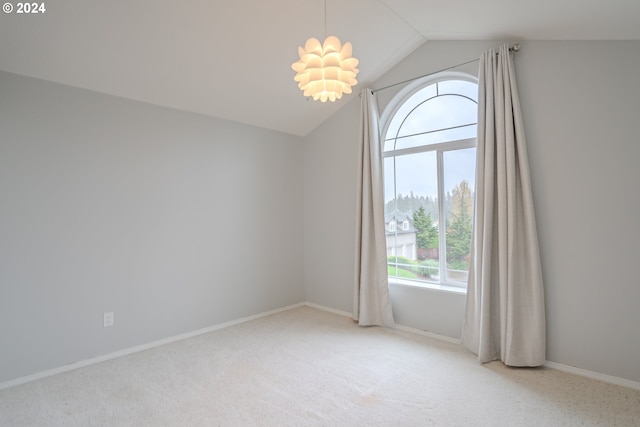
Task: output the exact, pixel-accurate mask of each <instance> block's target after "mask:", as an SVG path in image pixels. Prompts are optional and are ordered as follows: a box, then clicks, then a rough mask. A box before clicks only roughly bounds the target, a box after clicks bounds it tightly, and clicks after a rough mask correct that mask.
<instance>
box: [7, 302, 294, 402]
mask: <svg viewBox="0 0 640 427" xmlns="http://www.w3.org/2000/svg"><path fill="white" fill-rule="evenodd" d="M304 305H305V303H303V302H301V303H298V304H293V305H289V306H286V307H281V308H277V309H275V310H270V311H266V312H264V313H259V314H254V315H251V316H247V317H243V318H240V319H236V320H230V321H228V322H224V323H220V324H218V325H213V326H209V327H206V328H202V329H198V330H195V331H191V332H185V333H184V334H179V335H175V336H173V337H169V338H164V339H161V340H158V341H153V342H150V343H146V344H141V345H138V346H135V347H130V348H125V349H124V350H120V351H115V352H113V353H109V354H105V355H102V356H97V357H92V358H91V359H86V360H81V361H79V362H73V363H70V364H68V365H64V366H60V367H58V368H53V369H48V370H46V371H42V372H37V373H35V374H32V375H27V376H24V377H20V378H16V379H13V380H9V381H4V382H2V383H0V390H4V389H7V388H10V387H15V386H17V385H21V384H26V383H29V382H31V381H36V380H39V379H42V378H46V377H50V376H53V375H58V374H62V373H64V372H68V371H73V370H74V369H79V368H84V367H86V366H90V365H95V364H96V363H101V362H106V361H107V360H111V359H116V358H118V357H122V356H128V355H130V354H133V353H138V352H140V351H144V350H149V349H151V348H155V347H160V346H162V345H166V344H171V343H173V342H176V341H181V340H184V339H187V338H192V337H195V336H198V335H202V334H206V333H209V332H213V331H217V330H219V329H224V328H228V327H230V326H234V325H239V324H241V323H246V322H250V321H252V320H256V319H260V318H262V317H266V316H271V315H272V314H277V313H281V312H283V311H287V310H291V309H294V308H298V307H302V306H304Z"/></svg>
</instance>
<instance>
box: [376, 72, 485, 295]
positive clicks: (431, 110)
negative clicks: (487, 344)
mask: <svg viewBox="0 0 640 427" xmlns="http://www.w3.org/2000/svg"><path fill="white" fill-rule="evenodd" d="M477 97H478V85H477V81H476V80H475V78H473V77H471V76H469V75H467V74H463V73H455V72H449V73H440V74H438V75H434V76H430V77H428V78H425V79H422V80H420V81H417V82H414V84H413V85H411V86H410V87H407V88H405V90H404V91H402V92H400V93H399V94H398V95H396V97H395V98H394V99H392V100H391V102H390V103H389V105H388V106H387V108H386V109H385V112H384V114H383V115H382V118H381V122H382V124H383V132H382V135H383V155H384V183H385V189H384V192H385V217H395V218H398V217H406V218H408V220H409V221H410V222H411V227H409V229H408V230H409V231H410V232H407V231H408V230H404V232H403V233H399V232H398V230H397V228H396V229H395V230H393V231H391V230H387V233H386V238H387V256H388V265H389V280H390V282H392V283H401V284H412V285H422V286H429V285H440V286H447V287H457V288H466V284H467V279H468V270H469V252H470V248H471V231H472V230H471V228H472V218H473V205H474V193H473V192H474V187H475V150H476V149H475V147H476V134H477V110H478V106H477ZM411 245H413V246H414V247H415V248H416V250H415V251H413V253H412V255H413V256H411V257H406V256H405V257H400V256H399V255H398V254H399V253H402V252H401V251H399V250H398V248H400V247H407V246H411Z"/></svg>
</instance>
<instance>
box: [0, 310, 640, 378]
mask: <svg viewBox="0 0 640 427" xmlns="http://www.w3.org/2000/svg"><path fill="white" fill-rule="evenodd" d="M303 306H308V307H312V308H316V309H319V310H323V311H328V312H330V313H334V314H338V315H341V316H345V317H349V318H353V317H352V314H351V313H348V312H346V311H342V310H336V309H333V308H330V307H325V306H322V305H319V304H315V303H311V302H301V303H298V304H292V305H289V306H286V307H281V308H277V309H275V310H270V311H266V312H263V313H258V314H254V315H251V316H247V317H243V318H240V319H236V320H231V321H228V322H224V323H220V324H217V325H213V326H209V327H206V328H203V329H198V330H195V331H191V332H186V333H184V334H179V335H176V336H173V337H169V338H164V339H161V340H158V341H153V342H150V343H146V344H142V345H139V346H135V347H130V348H126V349H124V350H120V351H116V352H113V353H109V354H105V355H102V356H98V357H93V358H91V359H86V360H81V361H79V362H74V363H70V364H68V365H64V366H60V367H58V368H53V369H48V370H46V371H42V372H37V373H35V374H32V375H27V376H24V377H20V378H16V379H13V380H9V381H4V382H1V383H0V390H4V389H7V388H10V387H15V386H18V385H21V384H26V383H29V382H32V381H36V380H39V379H42V378H46V377H50V376H53V375H58V374H61V373H64V372H68V371H72V370H75V369H79V368H84V367H86V366H90V365H95V364H97V363H101V362H106V361H107V360H111V359H116V358H118V357H122V356H127V355H130V354H134V353H138V352H140V351H144V350H149V349H151V348H155V347H160V346H162V345H165V344H170V343H173V342H176V341H181V340H184V339H187V338H191V337H195V336H198V335H202V334H206V333H209V332H213V331H217V330H220V329H224V328H228V327H230V326H234V325H239V324H241V323H246V322H250V321H252V320H256V319H260V318H262V317H266V316H271V315H273V314H277V313H281V312H283V311H287V310H291V309H294V308H299V307H303ZM395 329H397V330H400V331H404V332H410V333H414V334H417V335H422V336H427V337H430V338H434V339H438V340H442V341H446V342H449V343H453V344H460V340H459V339H456V338H451V337H447V336H444V335H438V334H434V333H432V332H427V331H423V330H420V329H415V328H410V327H408V326H402V325H396V326H395ZM544 366H546V367H548V368H551V369H556V370H558V371H563V372H568V373H571V374H575V375H580V376H583V377H587V378H592V379H595V380H599V381H603V382H606V383H610V384H615V385H620V386H623V387H628V388H631V389H634V390H640V382H638V381H632V380H627V379H624V378H619V377H614V376H612V375H606V374H601V373H598V372H593V371H589V370H586V369H581V368H576V367H574V366H569V365H563V364H561V363H556V362H551V361H546V362H545V363H544Z"/></svg>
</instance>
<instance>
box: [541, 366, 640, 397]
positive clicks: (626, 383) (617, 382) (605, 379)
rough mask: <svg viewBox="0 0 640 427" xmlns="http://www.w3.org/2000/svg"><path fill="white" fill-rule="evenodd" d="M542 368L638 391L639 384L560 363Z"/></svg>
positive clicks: (639, 388)
mask: <svg viewBox="0 0 640 427" xmlns="http://www.w3.org/2000/svg"><path fill="white" fill-rule="evenodd" d="M544 366H546V367H547V368H551V369H555V370H558V371H563V372H568V373H570V374H575V375H580V376H581V377H587V378H591V379H594V380H598V381H602V382H605V383H609V384H615V385H621V386H623V387H628V388H632V389H634V390H640V382H638V381H632V380H627V379H624V378H620V377H614V376H612V375H606V374H601V373H599V372H593V371H589V370H587V369H582V368H576V367H575V366H570V365H563V364H562V363H556V362H550V361H548V360H547V361H546V362H544Z"/></svg>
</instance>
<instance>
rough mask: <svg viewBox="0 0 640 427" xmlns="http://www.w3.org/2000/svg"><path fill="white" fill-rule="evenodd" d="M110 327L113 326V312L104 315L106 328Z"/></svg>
mask: <svg viewBox="0 0 640 427" xmlns="http://www.w3.org/2000/svg"><path fill="white" fill-rule="evenodd" d="M109 326H113V312H112V311H110V312H108V313H105V314H104V327H105V328H108V327H109Z"/></svg>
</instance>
